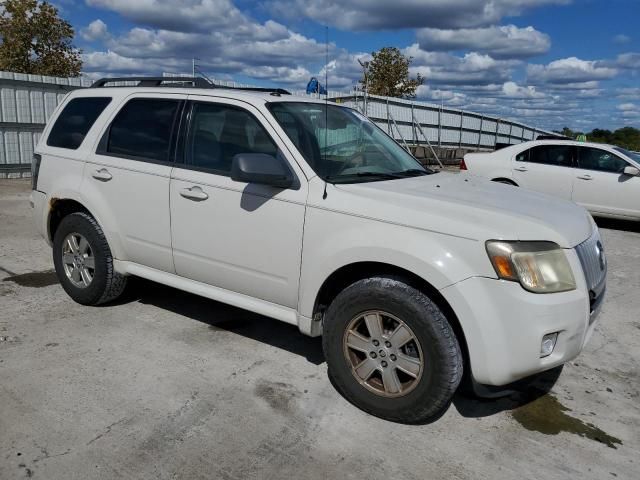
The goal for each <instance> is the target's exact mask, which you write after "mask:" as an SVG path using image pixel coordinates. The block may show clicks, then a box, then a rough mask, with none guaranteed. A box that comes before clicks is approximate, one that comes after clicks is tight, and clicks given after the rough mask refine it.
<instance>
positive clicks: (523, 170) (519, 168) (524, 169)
mask: <svg viewBox="0 0 640 480" xmlns="http://www.w3.org/2000/svg"><path fill="white" fill-rule="evenodd" d="M514 170H517V171H518V172H528V171H529V169H528V168H527V167H518V168H514Z"/></svg>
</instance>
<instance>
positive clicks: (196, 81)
mask: <svg viewBox="0 0 640 480" xmlns="http://www.w3.org/2000/svg"><path fill="white" fill-rule="evenodd" d="M114 82H138V84H137V85H136V87H161V86H172V85H171V84H175V83H180V84H185V83H188V84H190V86H191V87H195V88H227V89H231V90H243V91H249V92H265V93H271V94H273V95H291V92H289V91H288V90H284V89H283V88H268V87H227V86H223V85H216V84H214V83H211V82H209V81H208V80H207V79H205V78H202V77H113V78H101V79H100V80H96V81H95V82H93V84H92V85H91V88H101V87H105V86H106V84H108V83H114ZM163 84H164V85H163ZM114 86H115V85H114Z"/></svg>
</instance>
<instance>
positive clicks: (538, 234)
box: [322, 172, 593, 248]
mask: <svg viewBox="0 0 640 480" xmlns="http://www.w3.org/2000/svg"><path fill="white" fill-rule="evenodd" d="M335 190H336V192H335V194H334V195H329V196H328V198H327V200H328V202H325V203H323V205H322V206H323V207H325V208H326V207H330V208H332V209H336V210H340V211H344V212H345V213H352V214H355V215H361V216H366V217H370V218H375V219H377V220H382V221H388V222H391V223H397V224H401V225H405V226H408V227H415V228H420V229H425V230H430V231H433V232H437V233H441V234H444V235H454V236H458V237H462V238H469V239H473V240H478V241H482V242H484V241H486V240H523V241H524V240H544V241H552V242H555V243H557V244H558V245H560V246H561V247H563V248H572V247H574V246H576V245H578V244H579V243H582V242H583V241H584V240H586V239H587V238H589V237H590V236H591V233H592V231H593V221H592V219H591V216H590V215H589V213H588V212H587V211H586V210H585V209H584V208H582V207H580V206H578V205H576V204H575V203H573V202H570V201H567V200H562V199H559V198H556V197H552V196H549V195H545V194H541V193H536V192H532V191H529V190H524V189H521V188H518V187H513V186H510V185H503V184H500V183H496V182H491V181H488V180H485V179H482V178H477V177H469V176H467V175H464V174H454V173H448V172H441V173H437V174H434V175H428V176H422V177H414V178H406V179H399V180H388V181H381V182H369V183H359V184H351V185H345V184H342V185H340V184H338V185H336V186H335ZM331 204H333V205H331Z"/></svg>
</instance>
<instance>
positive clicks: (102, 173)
mask: <svg viewBox="0 0 640 480" xmlns="http://www.w3.org/2000/svg"><path fill="white" fill-rule="evenodd" d="M91 176H92V177H93V178H95V179H96V180H100V181H101V182H108V181H109V180H111V179H112V178H113V175H111V174H110V173H109V170H107V169H106V168H101V169H100V170H96V171H95V172H93V173H92V174H91Z"/></svg>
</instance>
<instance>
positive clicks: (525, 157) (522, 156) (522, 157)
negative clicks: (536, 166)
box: [516, 150, 531, 162]
mask: <svg viewBox="0 0 640 480" xmlns="http://www.w3.org/2000/svg"><path fill="white" fill-rule="evenodd" d="M530 151H531V150H525V151H524V152H520V153H519V154H518V155H516V161H518V162H528V161H529V152H530Z"/></svg>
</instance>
